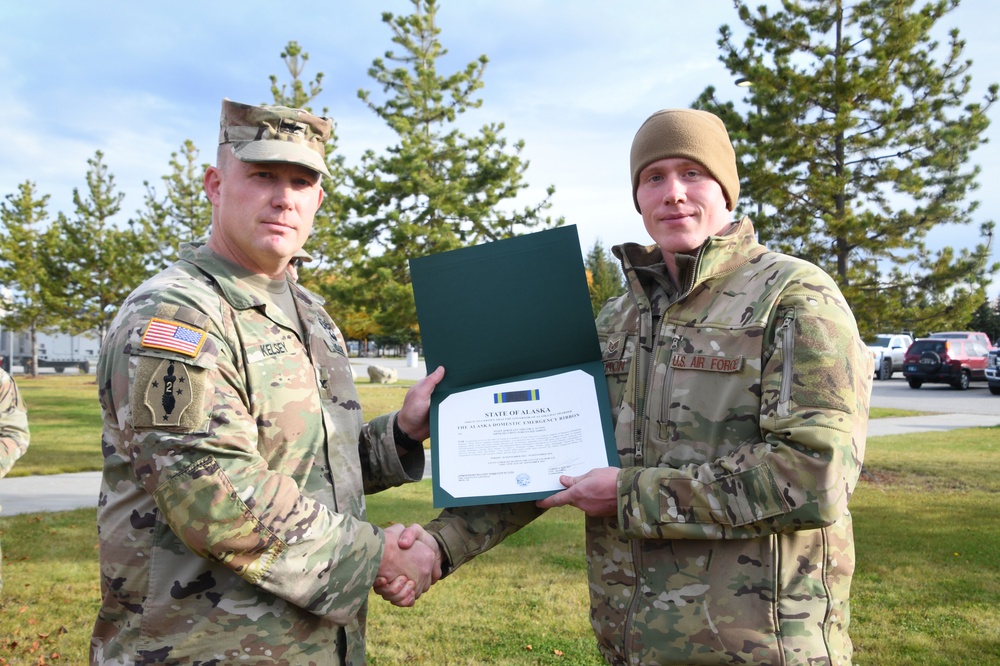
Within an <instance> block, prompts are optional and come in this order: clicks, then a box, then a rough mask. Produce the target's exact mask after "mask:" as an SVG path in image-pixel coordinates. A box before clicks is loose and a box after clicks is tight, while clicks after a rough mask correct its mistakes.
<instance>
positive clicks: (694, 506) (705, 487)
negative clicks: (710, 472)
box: [660, 464, 788, 527]
mask: <svg viewBox="0 0 1000 666" xmlns="http://www.w3.org/2000/svg"><path fill="white" fill-rule="evenodd" d="M787 511H788V506H787V504H786V502H785V500H784V498H782V496H781V493H780V492H779V491H778V487H777V485H776V484H775V483H774V478H773V477H772V476H771V471H770V470H769V469H768V467H767V465H764V464H760V465H757V466H756V467H752V468H751V469H748V470H745V471H742V472H739V473H736V474H729V475H727V476H724V477H722V478H720V479H716V480H715V481H713V482H711V483H707V484H706V483H702V482H701V481H697V480H695V479H678V478H673V479H670V480H669V481H667V482H665V483H664V484H663V485H662V486H661V487H660V514H661V515H660V519H661V520H662V521H664V522H670V523H676V522H688V523H696V524H698V523H715V524H720V525H727V526H731V527H739V526H741V525H746V524H749V523H753V522H756V521H759V520H763V519H765V518H770V517H771V516H776V515H779V514H782V513H785V512H787Z"/></svg>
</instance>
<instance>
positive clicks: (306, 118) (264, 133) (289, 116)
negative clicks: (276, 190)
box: [219, 99, 333, 177]
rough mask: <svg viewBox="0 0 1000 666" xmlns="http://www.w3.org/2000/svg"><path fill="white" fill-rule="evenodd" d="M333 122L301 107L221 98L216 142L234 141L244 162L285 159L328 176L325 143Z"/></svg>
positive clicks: (235, 150) (237, 154) (238, 156)
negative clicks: (255, 104)
mask: <svg viewBox="0 0 1000 666" xmlns="http://www.w3.org/2000/svg"><path fill="white" fill-rule="evenodd" d="M332 126H333V123H332V122H331V121H330V119H329V118H320V117H319V116H314V115H313V114H311V113H309V112H307V111H303V110H302V109H291V108H289V107H287V106H251V105H249V104H240V103H239V102H234V101H232V100H229V99H223V100H222V119H221V120H220V121H219V145H222V144H224V143H231V144H233V154H234V155H236V158H237V159H239V160H240V161H243V162H288V163H290V164H299V165H301V166H304V167H308V168H310V169H312V170H313V171H318V172H319V173H321V174H323V175H324V176H327V177H329V176H330V171H329V169H327V166H326V142H327V141H329V140H330V130H331V128H332Z"/></svg>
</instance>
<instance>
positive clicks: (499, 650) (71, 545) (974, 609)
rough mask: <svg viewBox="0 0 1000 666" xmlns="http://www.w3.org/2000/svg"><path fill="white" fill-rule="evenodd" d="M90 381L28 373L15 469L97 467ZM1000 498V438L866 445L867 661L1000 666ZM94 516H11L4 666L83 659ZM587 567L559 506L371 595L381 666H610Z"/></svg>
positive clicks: (375, 401) (393, 495) (859, 635)
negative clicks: (484, 547)
mask: <svg viewBox="0 0 1000 666" xmlns="http://www.w3.org/2000/svg"><path fill="white" fill-rule="evenodd" d="M85 379H86V378H77V377H76V376H71V375H66V376H60V377H52V378H51V381H52V384H51V385H50V386H46V384H48V382H49V381H50V377H49V376H46V377H45V378H44V379H41V380H37V382H32V381H30V380H29V381H22V378H18V385H19V386H21V387H22V390H23V391H24V392H25V396H26V400H27V401H28V405H29V410H31V411H30V413H29V417H30V418H31V425H32V436H33V441H32V446H31V448H29V452H28V454H27V455H26V456H25V457H24V458H23V459H22V460H21V461H19V462H18V463H17V465H15V467H14V469H15V471H17V470H18V467H19V466H20V465H21V464H22V463H25V462H30V460H31V459H30V456H32V455H35V456H38V458H37V461H36V462H35V463H32V464H33V465H36V467H35V469H38V470H47V471H58V470H57V469H55V465H54V463H57V462H59V461H61V460H63V459H64V458H66V457H67V452H66V451H65V450H64V449H65V448H66V447H72V446H73V443H74V442H76V441H79V440H86V442H87V445H86V446H83V445H81V446H80V451H81V452H80V456H81V458H85V457H86V455H96V456H97V457H98V458H99V456H100V454H99V452H96V451H88V450H87V447H94V448H99V447H97V446H96V444H95V443H96V441H97V439H96V438H99V434H100V424H99V419H98V421H97V422H94V421H93V419H94V417H93V414H91V413H90V412H88V409H89V410H92V411H96V408H95V406H96V401H95V396H96V387H95V386H94V385H93V384H90V385H89V388H88V385H87V384H86V382H85ZM73 380H77V383H79V384H80V385H76V384H75V383H74V381H73ZM91 381H92V377H91ZM359 390H362V391H370V392H372V393H370V394H366V395H363V396H362V403H363V404H365V405H366V413H368V414H377V413H382V412H385V411H390V410H391V409H393V408H394V406H393V405H394V404H398V401H400V400H401V399H402V393H403V390H402V389H399V388H392V387H385V386H369V385H366V384H362V385H360V386H359ZM88 391H89V395H90V398H89V399H90V400H91V402H90V405H91V406H90V407H89V408H88V407H86V406H82V403H81V405H77V406H73V405H74V400H73V399H72V396H74V395H79V396H87V395H88ZM49 392H52V393H55V394H65V395H54V396H49V395H48V393H49ZM77 392H79V393H77ZM80 399H81V400H84V399H85V398H80ZM382 400H384V401H385V402H379V401H382ZM393 401H397V402H395V403H393ZM64 404H69V405H70V408H69V409H68V410H66V411H69V412H71V415H70V416H66V415H65V414H64V413H63V412H64V410H62V406H63V405H64ZM43 405H44V407H43ZM56 412H58V413H59V418H56V417H54V416H53V414H54V413H56ZM40 422H41V423H40ZM60 423H61V425H60ZM43 424H44V426H45V427H43ZM85 454H86V455H85ZM45 461H53V463H52V466H51V467H47V466H46V465H47V463H46V462H45ZM99 462H100V461H99V460H97V461H96V463H92V464H94V465H95V466H93V467H90V469H97V468H99V467H98V466H99ZM0 483H2V481H0ZM998 498H1000V429H998V428H975V429H967V430H957V431H950V432H944V433H942V432H930V433H921V434H915V435H908V436H905V437H903V436H887V437H877V438H872V439H871V440H869V444H868V454H867V458H866V464H865V478H864V479H863V480H862V482H861V484H860V485H859V487H858V490H857V492H856V494H855V496H854V498H853V500H852V502H851V511H852V513H853V514H854V520H855V537H856V542H857V551H858V567H857V571H856V574H855V578H854V588H853V590H852V604H851V610H852V624H851V635H852V637H853V639H854V642H855V648H856V651H855V663H856V664H859V665H865V666H904V665H905V666H910V665H941V666H945V665H947V666H952V665H954V664H975V665H980V664H997V663H1000V656H998V655H1000V529H997V526H998V522H997V517H996V512H997V506H998ZM436 513H437V512H436V511H435V510H434V509H433V508H432V507H431V487H430V483H429V482H427V481H424V482H421V483H418V484H412V485H410V486H407V487H404V488H398V489H395V490H392V491H388V492H384V493H381V494H379V495H376V496H373V497H370V498H369V518H370V520H371V521H372V522H375V523H377V524H381V525H386V524H389V523H390V522H397V521H398V522H404V523H411V522H423V521H426V520H428V519H430V518H432V517H433V516H434V515H436ZM94 522H95V512H94V510H93V509H81V510H77V511H68V512H59V513H43V514H37V515H31V514H28V515H21V516H9V517H2V516H0V543H2V545H3V569H2V574H3V579H4V590H3V596H2V598H0V664H41V663H46V664H72V665H76V664H83V663H86V659H87V642H88V639H89V634H90V629H91V627H92V624H93V619H94V616H95V614H96V609H97V606H98V600H99V582H98V570H97V550H96V544H97V538H96V532H95V527H94ZM585 569H586V560H585V557H584V554H583V519H582V515H581V514H580V513H579V512H577V511H576V510H574V509H569V508H564V509H560V510H557V511H551V512H549V513H548V514H546V515H545V516H543V517H542V518H541V519H539V520H537V521H535V523H533V524H532V525H529V526H528V527H527V528H525V529H524V530H522V531H521V532H520V533H518V534H517V535H515V536H514V537H512V538H510V539H508V540H507V542H505V543H504V544H503V545H502V546H500V547H499V548H496V549H494V550H493V551H491V552H490V553H487V554H485V555H484V556H482V557H480V558H478V559H477V560H475V561H473V562H471V563H470V564H468V565H467V566H465V567H463V568H462V569H461V570H459V571H458V572H456V573H455V575H454V576H451V577H449V578H447V579H445V580H444V581H442V582H441V583H439V585H437V586H436V587H435V588H434V589H432V590H431V591H430V592H429V593H428V594H427V595H425V596H424V597H423V598H421V600H420V601H419V602H418V604H417V606H416V607H415V608H412V609H398V608H395V607H393V606H390V605H388V604H386V603H385V602H383V601H382V600H381V599H379V598H378V597H375V596H373V597H372V602H371V610H370V615H369V663H371V664H373V665H375V666H388V665H390V664H400V663H412V664H428V665H430V664H433V665H435V666H437V665H455V666H457V665H462V664H470V665H471V664H510V665H513V664H573V665H574V666H575V665H577V664H580V665H584V666H586V665H589V664H594V665H598V664H601V663H602V662H601V660H600V658H599V657H598V655H597V651H596V648H595V646H594V640H593V637H592V635H591V629H590V626H589V621H588V619H587V618H588V601H587V585H586V573H585Z"/></svg>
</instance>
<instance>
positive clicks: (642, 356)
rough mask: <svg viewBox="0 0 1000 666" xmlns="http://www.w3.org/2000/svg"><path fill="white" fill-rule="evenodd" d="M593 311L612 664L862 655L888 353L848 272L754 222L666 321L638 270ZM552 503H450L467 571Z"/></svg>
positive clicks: (601, 546) (722, 244) (641, 251)
mask: <svg viewBox="0 0 1000 666" xmlns="http://www.w3.org/2000/svg"><path fill="white" fill-rule="evenodd" d="M614 251H615V253H616V255H617V256H619V257H620V258H621V260H622V265H623V268H624V271H625V275H626V276H627V277H628V280H629V284H630V289H629V293H627V294H626V295H624V296H621V297H619V298H617V299H613V300H611V301H609V302H608V303H607V304H606V305H605V307H604V308H603V309H602V311H601V313H600V314H599V315H598V319H597V326H598V332H599V335H600V339H601V347H602V350H603V354H604V362H605V373H606V375H607V379H608V389H609V392H610V395H611V404H612V410H613V417H614V421H615V437H616V441H617V447H618V454H619V457H620V465H621V467H622V470H621V472H620V473H619V475H618V489H619V500H618V515H617V516H615V517H613V518H590V517H588V518H587V562H588V570H589V578H590V585H589V589H590V595H591V622H592V624H593V627H594V631H595V632H596V634H597V638H598V646H599V648H600V650H601V652H602V654H603V655H604V656H605V658H606V659H607V661H608V663H610V664H615V665H629V666H632V665H639V664H643V665H652V664H659V665H666V664H733V663H740V664H850V663H851V656H852V647H851V642H850V639H849V637H848V633H847V628H848V623H849V618H850V616H849V605H848V596H849V593H850V584H851V576H852V574H853V571H854V544H853V536H852V528H851V516H850V513H849V512H848V509H847V503H848V500H849V499H850V496H851V493H852V491H853V490H854V487H855V484H856V483H857V480H858V476H859V474H860V470H861V463H862V458H863V455H864V448H865V433H866V428H867V420H868V399H869V393H870V389H871V376H872V371H873V368H872V367H871V366H872V360H871V355H870V354H869V353H867V351H866V349H865V347H864V345H863V344H862V342H861V339H860V337H859V335H858V331H857V327H856V324H855V321H854V317H853V316H852V314H851V311H850V309H849V308H848V306H847V303H846V302H845V301H844V299H843V296H842V295H841V294H840V292H839V290H838V289H837V287H836V285H835V284H834V282H833V281H832V280H831V279H830V278H829V276H827V275H826V274H825V273H823V272H822V271H821V270H819V269H818V268H816V267H815V266H813V265H812V264H809V263H807V262H804V261H800V260H798V259H795V258H792V257H788V256H786V255H782V254H778V253H774V252H768V251H767V250H766V249H765V248H764V247H763V246H761V245H759V244H758V243H757V242H756V241H755V240H754V231H753V227H752V225H751V223H750V221H749V220H748V219H744V220H743V221H742V222H740V223H738V224H736V225H733V227H731V228H730V230H729V232H728V234H727V235H724V236H717V237H711V238H709V239H708V240H707V241H706V242H705V244H704V245H703V246H702V247H701V248H700V250H698V251H697V252H696V253H695V254H694V256H693V257H692V258H691V259H690V260H689V261H688V262H687V263H688V266H687V267H686V268H685V270H684V272H683V276H684V277H685V280H684V283H685V284H684V285H683V286H682V287H681V289H680V293H679V294H675V296H676V298H674V299H673V300H671V302H670V304H669V305H668V306H666V307H665V308H664V309H663V311H662V313H661V315H662V316H660V317H658V318H657V319H655V320H654V317H653V311H654V310H653V308H652V307H651V304H650V300H649V298H648V296H647V291H646V289H645V288H644V287H643V286H642V284H641V283H640V278H639V276H638V274H637V272H636V268H643V267H650V266H654V265H656V264H660V263H662V261H663V259H662V255H661V254H660V251H659V249H658V248H657V247H656V246H651V247H642V246H639V245H634V244H627V245H623V246H619V247H616V248H615V250H614ZM535 515H537V510H535V509H534V508H533V507H532V506H531V505H530V504H512V505H507V506H506V507H478V508H477V507H473V508H468V509H454V510H449V511H446V512H444V513H443V514H442V515H441V516H440V517H439V518H438V519H437V520H436V521H435V522H434V523H433V524H432V525H430V526H429V529H432V530H433V531H434V532H435V533H437V534H438V538H439V540H440V541H441V543H442V544H443V546H444V548H445V550H446V551H447V554H448V556H449V558H451V563H452V568H454V567H455V566H457V565H458V564H461V563H462V562H463V561H466V560H468V559H469V558H471V557H472V556H474V555H475V554H477V553H479V552H482V551H483V550H485V549H486V548H488V547H490V546H492V545H494V544H495V543H497V542H499V541H500V540H501V539H502V538H503V537H504V536H506V534H508V533H510V532H511V531H514V530H516V529H517V528H519V527H520V526H521V525H523V524H525V523H526V522H528V521H529V520H531V518H533V517H534V516H535Z"/></svg>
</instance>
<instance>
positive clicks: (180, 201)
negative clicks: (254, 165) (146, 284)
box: [133, 139, 212, 271]
mask: <svg viewBox="0 0 1000 666" xmlns="http://www.w3.org/2000/svg"><path fill="white" fill-rule="evenodd" d="M198 155H199V151H198V149H197V148H196V147H195V145H194V142H193V141H191V140H190V139H188V140H186V141H185V142H184V144H183V145H182V146H181V148H180V151H178V152H174V153H171V154H170V169H171V171H170V174H168V175H166V176H163V177H162V180H163V184H164V186H165V192H164V195H163V198H162V199H161V198H158V196H157V193H156V189H155V188H154V187H153V186H152V185H150V184H149V181H144V182H143V185H145V186H146V198H145V203H146V209H145V210H144V211H141V212H139V213H138V217H137V219H136V220H135V221H134V222H133V226H134V227H136V228H137V229H139V230H140V232H141V234H142V237H143V238H144V239H145V240H146V242H147V245H148V249H147V252H146V258H147V263H148V266H149V268H151V269H152V270H154V271H155V270H159V269H162V268H166V267H167V266H169V265H170V264H172V263H173V262H174V261H175V260H176V259H177V248H178V247H179V246H180V244H181V243H186V242H190V241H196V240H199V239H201V238H204V237H205V236H207V235H208V231H209V227H211V225H212V203H211V202H210V201H209V200H208V196H207V195H206V194H205V188H204V185H203V183H204V178H205V170H206V169H207V168H208V165H207V164H199V163H198Z"/></svg>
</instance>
